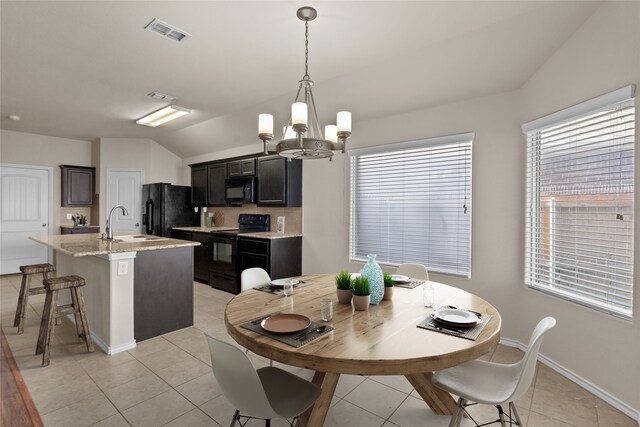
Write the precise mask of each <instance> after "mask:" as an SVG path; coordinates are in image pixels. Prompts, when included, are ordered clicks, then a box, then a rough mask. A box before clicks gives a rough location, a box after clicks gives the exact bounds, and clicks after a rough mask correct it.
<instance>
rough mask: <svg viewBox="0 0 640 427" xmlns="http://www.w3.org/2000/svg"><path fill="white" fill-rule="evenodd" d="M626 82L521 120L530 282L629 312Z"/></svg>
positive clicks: (630, 156) (631, 126) (631, 136)
mask: <svg viewBox="0 0 640 427" xmlns="http://www.w3.org/2000/svg"><path fill="white" fill-rule="evenodd" d="M624 89H626V90H622V91H616V93H617V95H618V96H617V97H614V98H617V99H612V96H611V95H612V94H607V95H605V96H603V97H600V98H596V99H594V100H590V101H587V103H584V104H581V105H579V106H575V107H572V110H573V111H575V112H579V113H578V114H576V115H573V116H571V115H570V114H566V112H565V114H564V116H563V112H559V113H555V114H554V115H552V116H549V117H548V118H543V119H539V120H537V121H536V122H537V123H536V122H533V124H534V125H533V126H532V125H531V124H529V125H524V126H523V129H524V130H525V135H526V141H527V193H526V198H527V218H526V239H525V242H526V243H525V244H526V248H525V252H526V253H525V283H526V285H527V286H529V287H532V288H535V289H539V290H542V291H546V292H550V293H552V294H554V295H556V296H560V297H562V298H565V299H568V300H571V301H574V302H577V303H580V304H583V305H587V306H590V307H593V308H595V309H598V310H601V311H605V312H607V313H610V314H613V315H616V316H619V317H623V318H631V313H632V300H633V215H634V211H633V204H634V144H635V108H634V105H635V101H634V99H633V98H632V96H633V87H627V88H624ZM630 96H631V98H630ZM585 104H588V105H586V106H587V107H588V108H585Z"/></svg>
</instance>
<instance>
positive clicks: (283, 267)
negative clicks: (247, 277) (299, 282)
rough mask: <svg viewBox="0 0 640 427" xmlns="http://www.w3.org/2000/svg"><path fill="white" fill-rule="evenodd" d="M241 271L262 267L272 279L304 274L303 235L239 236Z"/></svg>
mask: <svg viewBox="0 0 640 427" xmlns="http://www.w3.org/2000/svg"><path fill="white" fill-rule="evenodd" d="M238 262H239V271H243V270H246V269H247V268H253V267H260V268H262V269H264V270H265V271H266V272H267V273H269V276H270V277H271V278H272V279H282V278H284V277H293V276H300V275H301V274H302V237H285V238H280V239H256V238H253V237H239V238H238Z"/></svg>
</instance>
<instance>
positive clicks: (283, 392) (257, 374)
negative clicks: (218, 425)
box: [206, 335, 322, 427]
mask: <svg viewBox="0 0 640 427" xmlns="http://www.w3.org/2000/svg"><path fill="white" fill-rule="evenodd" d="M206 337H207V341H208V343H209V353H210V354H211V366H212V368H213V375H214V376H215V378H216V380H217V381H218V384H219V385H220V389H221V390H222V393H223V394H224V396H225V397H226V398H227V400H228V401H229V403H231V405H233V406H234V407H235V408H236V411H235V413H234V414H233V420H232V421H231V425H230V427H233V426H234V425H235V424H236V422H238V423H240V424H241V425H243V423H242V420H241V418H245V419H252V418H258V419H263V420H265V426H266V427H269V426H270V424H271V420H272V419H284V420H286V421H287V422H288V423H289V425H291V426H292V427H293V425H294V423H295V421H296V420H297V419H298V416H299V415H300V414H302V413H303V412H304V411H306V410H307V409H308V408H309V407H311V405H313V404H314V403H315V401H316V400H317V399H318V397H320V394H321V393H322V389H321V388H320V387H318V386H317V385H315V384H313V383H312V382H310V381H307V380H305V379H303V378H300V377H298V376H297V375H294V374H292V373H290V372H287V371H285V370H282V369H280V368H275V367H272V366H267V367H264V368H260V369H257V370H256V369H255V368H254V367H253V365H252V364H251V361H250V360H249V358H248V357H247V356H246V355H245V354H244V353H243V352H242V350H240V349H239V348H238V347H236V346H234V345H231V344H229V343H227V342H224V341H221V340H219V339H216V338H213V337H211V336H209V335H206ZM290 418H291V420H289V419H290ZM300 421H301V420H300ZM245 423H246V420H245Z"/></svg>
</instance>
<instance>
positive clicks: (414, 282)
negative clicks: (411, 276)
mask: <svg viewBox="0 0 640 427" xmlns="http://www.w3.org/2000/svg"><path fill="white" fill-rule="evenodd" d="M425 281H426V280H412V281H410V282H409V283H395V284H394V285H393V286H395V287H398V288H408V289H413V288H416V287H418V286H420V285H422V284H423V283H424V282H425Z"/></svg>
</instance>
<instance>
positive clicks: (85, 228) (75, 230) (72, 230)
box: [60, 225, 100, 234]
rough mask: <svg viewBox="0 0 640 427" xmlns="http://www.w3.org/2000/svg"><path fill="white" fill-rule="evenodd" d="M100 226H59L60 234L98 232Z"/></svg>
mask: <svg viewBox="0 0 640 427" xmlns="http://www.w3.org/2000/svg"><path fill="white" fill-rule="evenodd" d="M99 232H100V227H98V226H95V227H94V226H92V225H85V226H83V227H67V226H64V225H63V226H60V234H90V233H99Z"/></svg>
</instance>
